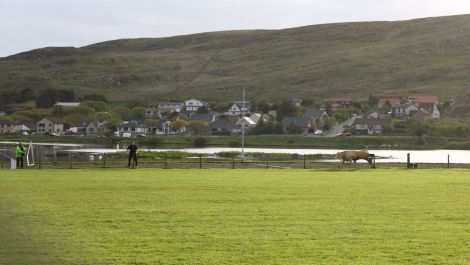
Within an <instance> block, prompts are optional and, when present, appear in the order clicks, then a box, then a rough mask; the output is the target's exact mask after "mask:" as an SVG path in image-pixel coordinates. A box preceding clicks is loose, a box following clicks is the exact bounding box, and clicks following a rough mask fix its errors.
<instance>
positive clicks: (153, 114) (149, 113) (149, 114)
mask: <svg viewBox="0 0 470 265" xmlns="http://www.w3.org/2000/svg"><path fill="white" fill-rule="evenodd" d="M158 117H159V116H158V110H157V108H155V107H150V108H146V109H145V118H146V119H147V120H149V119H155V118H158Z"/></svg>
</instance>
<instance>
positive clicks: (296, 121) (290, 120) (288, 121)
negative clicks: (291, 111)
mask: <svg viewBox="0 0 470 265" xmlns="http://www.w3.org/2000/svg"><path fill="white" fill-rule="evenodd" d="M309 122H310V118H306V117H285V118H284V119H282V126H284V127H287V126H291V125H296V126H299V127H302V128H307V127H308V125H309Z"/></svg>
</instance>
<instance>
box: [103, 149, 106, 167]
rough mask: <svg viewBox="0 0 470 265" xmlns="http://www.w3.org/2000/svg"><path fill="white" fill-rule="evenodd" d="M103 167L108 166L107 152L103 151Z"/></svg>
mask: <svg viewBox="0 0 470 265" xmlns="http://www.w3.org/2000/svg"><path fill="white" fill-rule="evenodd" d="M103 168H106V153H103Z"/></svg>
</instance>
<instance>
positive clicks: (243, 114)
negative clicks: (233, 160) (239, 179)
mask: <svg viewBox="0 0 470 265" xmlns="http://www.w3.org/2000/svg"><path fill="white" fill-rule="evenodd" d="M243 161H245V88H243V93H242V162H243Z"/></svg>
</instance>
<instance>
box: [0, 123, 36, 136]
mask: <svg viewBox="0 0 470 265" xmlns="http://www.w3.org/2000/svg"><path fill="white" fill-rule="evenodd" d="M29 130H30V128H28V126H27V125H26V124H24V123H22V122H17V121H0V134H12V133H21V132H28V131H29Z"/></svg>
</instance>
